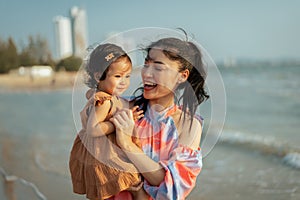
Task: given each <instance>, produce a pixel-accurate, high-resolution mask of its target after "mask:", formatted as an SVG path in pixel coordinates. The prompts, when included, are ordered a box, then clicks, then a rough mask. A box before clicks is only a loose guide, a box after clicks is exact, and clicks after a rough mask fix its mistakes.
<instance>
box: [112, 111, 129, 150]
mask: <svg viewBox="0 0 300 200" xmlns="http://www.w3.org/2000/svg"><path fill="white" fill-rule="evenodd" d="M110 121H111V122H112V123H114V125H115V127H116V139H117V144H118V145H119V146H120V147H121V148H122V149H126V148H127V147H128V145H132V144H133V142H132V139H131V136H132V135H133V130H134V118H133V113H132V110H130V109H126V108H124V109H122V110H118V111H117V112H116V113H115V115H114V116H113V117H112V118H110Z"/></svg>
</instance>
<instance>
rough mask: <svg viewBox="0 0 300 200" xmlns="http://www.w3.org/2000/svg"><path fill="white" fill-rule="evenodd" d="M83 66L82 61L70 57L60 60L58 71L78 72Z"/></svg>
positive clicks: (57, 66)
mask: <svg viewBox="0 0 300 200" xmlns="http://www.w3.org/2000/svg"><path fill="white" fill-rule="evenodd" d="M81 64H82V59H81V58H79V57H76V56H70V57H67V58H64V59H62V60H60V61H59V62H58V63H57V65H56V71H59V70H62V69H65V70H66V71H77V70H79V68H80V66H81Z"/></svg>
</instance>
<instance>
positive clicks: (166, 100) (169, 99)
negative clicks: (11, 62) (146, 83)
mask: <svg viewBox="0 0 300 200" xmlns="http://www.w3.org/2000/svg"><path fill="white" fill-rule="evenodd" d="M149 105H150V106H151V107H152V106H154V107H153V108H155V110H156V111H157V112H160V111H162V110H164V109H166V108H168V107H170V106H172V105H174V94H170V95H167V96H165V97H162V98H159V99H149Z"/></svg>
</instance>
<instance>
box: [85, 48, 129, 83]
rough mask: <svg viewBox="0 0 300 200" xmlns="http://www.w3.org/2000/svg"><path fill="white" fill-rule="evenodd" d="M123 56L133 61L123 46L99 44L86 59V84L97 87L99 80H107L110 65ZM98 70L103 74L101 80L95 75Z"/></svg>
mask: <svg viewBox="0 0 300 200" xmlns="http://www.w3.org/2000/svg"><path fill="white" fill-rule="evenodd" d="M121 58H126V59H128V61H129V62H131V59H130V57H129V56H128V55H127V54H126V52H125V51H124V50H123V49H122V48H121V47H119V46H117V45H115V44H110V43H106V44H100V45H98V46H97V47H96V48H95V49H93V50H92V52H91V53H90V55H89V57H88V59H87V61H86V65H85V68H84V69H85V71H86V73H87V77H86V80H85V84H86V85H87V86H88V87H90V88H95V87H97V84H98V81H99V80H101V81H102V80H105V78H106V74H107V71H108V67H109V66H110V65H111V64H112V63H113V62H116V61H117V60H119V59H121ZM96 72H100V74H101V78H100V79H99V80H96V79H95V77H94V74H95V73H96Z"/></svg>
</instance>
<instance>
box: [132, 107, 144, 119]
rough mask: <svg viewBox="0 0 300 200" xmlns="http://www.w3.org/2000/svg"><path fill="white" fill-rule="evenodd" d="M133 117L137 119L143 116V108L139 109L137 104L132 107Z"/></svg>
mask: <svg viewBox="0 0 300 200" xmlns="http://www.w3.org/2000/svg"><path fill="white" fill-rule="evenodd" d="M131 110H132V114H133V119H134V121H137V120H139V119H141V118H142V117H144V114H143V112H144V111H143V110H139V106H134V107H133V108H132V109H131Z"/></svg>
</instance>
